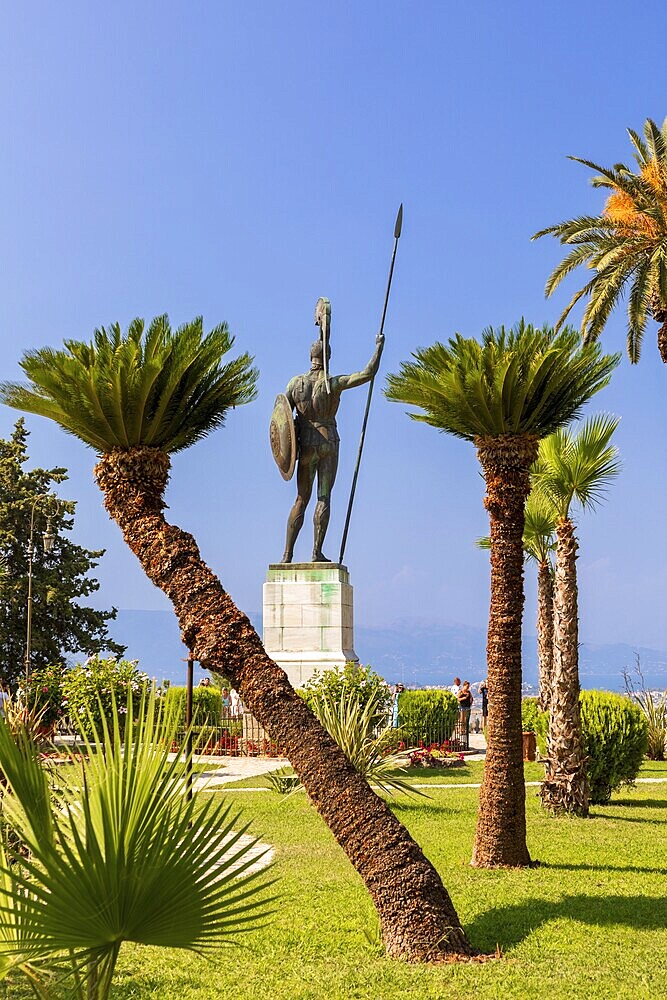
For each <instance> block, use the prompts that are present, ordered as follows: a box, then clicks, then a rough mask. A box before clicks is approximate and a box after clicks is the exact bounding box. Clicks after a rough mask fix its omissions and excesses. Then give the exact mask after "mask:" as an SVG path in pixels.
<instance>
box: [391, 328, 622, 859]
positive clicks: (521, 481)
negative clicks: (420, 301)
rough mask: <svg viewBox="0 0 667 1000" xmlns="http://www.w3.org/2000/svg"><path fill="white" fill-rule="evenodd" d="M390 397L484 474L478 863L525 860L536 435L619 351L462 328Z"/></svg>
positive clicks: (591, 389)
mask: <svg viewBox="0 0 667 1000" xmlns="http://www.w3.org/2000/svg"><path fill="white" fill-rule="evenodd" d="M414 358H415V360H414V361H410V362H404V363H403V364H402V365H401V370H400V372H399V374H397V375H390V376H389V378H388V388H387V390H386V394H387V396H388V398H389V399H391V400H394V401H396V402H403V403H408V404H409V405H411V406H416V407H418V408H419V410H421V411H422V412H419V413H411V414H410V416H411V417H412V418H413V419H414V420H420V421H423V422H424V423H427V424H430V425H431V426H432V427H436V428H438V430H442V431H447V432H448V433H450V434H454V435H456V436H457V437H460V438H464V439H465V440H467V441H472V442H473V443H474V444H475V446H476V448H477V456H478V458H479V460H480V463H481V465H482V470H483V473H484V478H485V481H486V498H485V500H484V505H485V507H486V509H487V510H488V512H489V518H490V528H491V531H490V534H491V609H490V615H489V632H488V644H487V668H488V678H489V729H488V747H487V755H486V764H485V768H484V780H483V782H482V788H481V792H480V805H479V816H478V820H477V832H476V835H475V845H474V850H473V858H472V863H473V865H477V866H486V867H491V866H496V865H512V866H520V865H528V864H530V855H529V853H528V847H527V844H526V813H525V785H524V778H523V760H522V757H523V755H522V739H521V618H522V614H523V603H524V595H523V544H522V536H523V530H524V505H525V502H526V497H527V496H528V493H529V492H530V474H529V473H530V467H531V466H532V464H533V462H534V461H535V459H536V457H537V451H538V443H539V440H540V439H541V438H542V437H545V436H546V435H548V434H550V433H551V432H552V431H554V430H555V429H556V428H557V427H559V426H560V425H561V424H563V423H566V422H567V421H568V420H571V419H572V417H573V416H575V415H576V414H577V413H578V412H579V410H580V409H581V407H582V406H583V404H584V403H585V402H586V401H587V400H588V399H589V398H590V397H591V396H592V395H593V394H594V393H595V392H597V391H598V390H599V389H601V388H602V387H603V386H604V385H606V384H607V382H608V381H609V379H610V377H611V373H612V371H613V369H614V367H615V366H616V364H617V363H618V360H619V357H618V355H615V356H609V355H607V356H603V355H602V354H601V352H600V350H599V347H598V345H590V346H588V347H583V348H582V347H580V346H579V338H578V334H577V332H576V331H575V330H572V329H569V328H566V329H565V330H563V331H562V332H561V333H560V334H559V335H556V334H555V333H554V331H553V330H552V329H550V328H549V327H545V328H544V329H541V330H540V329H536V328H534V327H532V326H530V325H529V324H527V323H524V321H523V320H522V321H521V322H520V323H519V324H518V325H517V326H515V327H514V328H513V329H512V330H506V329H505V328H504V327H500V328H499V329H498V330H494V329H493V328H489V329H487V330H485V331H484V334H483V337H482V343H481V344H480V343H479V342H478V341H476V340H472V339H465V338H463V337H461V335H460V334H457V335H456V337H455V338H453V339H451V340H450V341H449V344H448V346H445V345H444V344H441V343H436V344H434V345H433V346H432V347H427V348H424V349H421V350H419V351H417V352H416V353H415V355H414Z"/></svg>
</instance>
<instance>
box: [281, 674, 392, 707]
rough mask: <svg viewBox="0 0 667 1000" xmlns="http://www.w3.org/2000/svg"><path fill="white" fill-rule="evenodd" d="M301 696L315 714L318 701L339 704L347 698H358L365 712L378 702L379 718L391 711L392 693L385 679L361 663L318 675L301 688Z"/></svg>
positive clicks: (314, 675)
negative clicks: (368, 707)
mask: <svg viewBox="0 0 667 1000" xmlns="http://www.w3.org/2000/svg"><path fill="white" fill-rule="evenodd" d="M299 694H300V695H301V697H302V698H303V699H304V700H305V702H306V704H307V705H308V707H309V708H311V709H312V710H313V711H315V707H316V704H317V702H318V701H321V700H325V701H326V702H328V703H329V704H338V705H339V704H340V703H341V702H342V701H343V698H344V697H346V698H349V697H353V698H355V699H356V700H357V701H358V702H359V705H360V706H361V708H362V709H363V708H365V706H366V705H367V704H368V703H369V702H370V701H375V703H376V704H377V711H378V715H379V716H384V715H386V714H387V712H389V710H390V708H391V692H390V690H389V688H388V686H387V682H386V681H385V679H384V678H383V677H380V675H379V674H376V672H375V671H374V670H373V668H372V667H369V666H366V667H362V666H361V664H359V663H346V664H345V666H344V667H343V668H342V669H340V668H335V669H333V670H325V671H324V672H323V673H322V674H320V673H318V672H315V673H314V674H313V676H312V677H311V678H310V680H308V681H306V683H305V684H304V685H303V687H302V688H300V689H299Z"/></svg>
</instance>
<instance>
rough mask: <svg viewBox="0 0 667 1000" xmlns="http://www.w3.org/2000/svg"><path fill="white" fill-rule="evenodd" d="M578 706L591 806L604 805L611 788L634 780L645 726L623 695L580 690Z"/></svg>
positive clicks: (638, 711) (642, 752) (644, 743)
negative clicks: (586, 761)
mask: <svg viewBox="0 0 667 1000" xmlns="http://www.w3.org/2000/svg"><path fill="white" fill-rule="evenodd" d="M579 703H580V705H581V727H582V730H583V734H584V746H585V749H586V754H587V756H588V765H587V766H588V780H589V783H590V788H591V803H592V804H593V805H604V804H605V803H607V802H609V799H610V798H611V793H612V792H613V791H614V790H615V789H617V788H618V787H619V786H620V785H623V784H627V783H628V782H632V781H634V779H635V778H636V777H637V774H638V772H639V768H640V765H641V762H642V760H643V759H644V756H645V754H646V748H647V743H648V726H647V724H646V719H645V718H644V716H643V714H642V711H641V709H640V707H639V706H638V705H637V704H636V703H635V702H634V701H632V700H631V699H630V698H626V697H624V696H623V695H620V694H612V693H611V692H609V691H582V692H581V696H580V699H579Z"/></svg>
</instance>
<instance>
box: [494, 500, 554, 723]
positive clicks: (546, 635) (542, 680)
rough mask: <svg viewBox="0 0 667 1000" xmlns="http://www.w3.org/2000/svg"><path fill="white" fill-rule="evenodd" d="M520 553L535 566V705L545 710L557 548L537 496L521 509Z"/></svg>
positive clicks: (548, 518)
mask: <svg viewBox="0 0 667 1000" xmlns="http://www.w3.org/2000/svg"><path fill="white" fill-rule="evenodd" d="M524 516H525V524H524V528H523V552H524V555H525V556H526V558H527V559H528V560H530V561H532V562H534V563H535V564H536V565H537V664H538V677H539V686H538V702H539V706H540V708H541V709H542V711H548V708H549V691H550V688H551V668H552V662H553V635H554V609H553V598H554V587H553V575H554V574H553V563H552V561H551V553H552V552H553V551H554V549H555V547H556V540H555V538H556V536H555V532H556V519H555V516H554V514H553V512H552V510H551V509H550V507H549V506H548V504H546V503H545V502H544V500H542V499H541V498H540V497H539V496H538V495H537V494H535V493H530V494H529V495H528V500H527V501H526V506H525V510H524ZM476 544H477V546H478V547H479V548H480V549H486V550H489V549H490V548H491V538H490V537H489V536H488V535H485V536H484V537H483V538H478V539H477V542H476Z"/></svg>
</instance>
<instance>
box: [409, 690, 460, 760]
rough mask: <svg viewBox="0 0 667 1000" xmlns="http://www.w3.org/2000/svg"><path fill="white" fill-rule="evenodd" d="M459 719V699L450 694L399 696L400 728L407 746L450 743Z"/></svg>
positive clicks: (416, 692)
mask: <svg viewBox="0 0 667 1000" xmlns="http://www.w3.org/2000/svg"><path fill="white" fill-rule="evenodd" d="M458 717H459V703H458V699H457V698H456V695H454V694H452V692H451V691H443V690H440V689H439V688H435V689H427V690H420V691H402V692H401V694H400V695H399V696H398V722H399V726H400V727H401V731H402V732H403V734H404V737H405V740H406V742H408V743H411V744H413V745H415V746H416V745H419V743H424V744H425V745H427V746H429V745H430V744H431V743H443V742H444V741H445V740H450V739H451V738H452V733H453V732H454V727H455V726H456V721H457V719H458Z"/></svg>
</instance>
